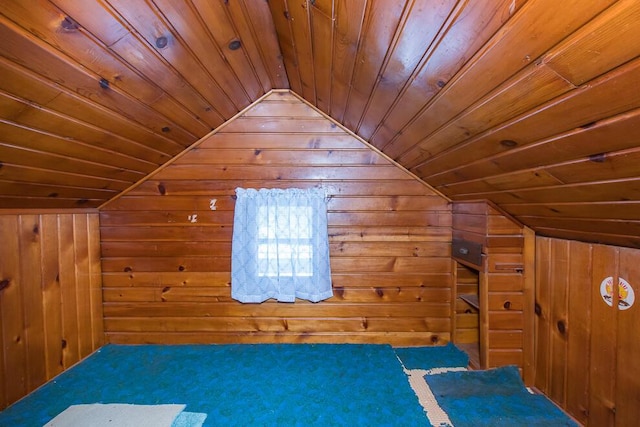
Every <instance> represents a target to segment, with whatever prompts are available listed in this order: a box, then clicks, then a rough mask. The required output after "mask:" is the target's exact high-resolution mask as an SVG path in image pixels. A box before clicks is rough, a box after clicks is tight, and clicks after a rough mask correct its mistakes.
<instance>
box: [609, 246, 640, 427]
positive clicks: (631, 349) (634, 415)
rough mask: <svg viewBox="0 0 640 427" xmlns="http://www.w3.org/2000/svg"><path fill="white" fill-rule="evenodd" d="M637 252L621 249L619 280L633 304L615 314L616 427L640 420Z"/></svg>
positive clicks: (639, 268) (639, 254)
mask: <svg viewBox="0 0 640 427" xmlns="http://www.w3.org/2000/svg"><path fill="white" fill-rule="evenodd" d="M639 261H640V250H638V249H629V248H621V249H620V267H619V272H620V273H619V276H620V277H621V278H623V279H625V281H627V282H628V283H629V285H630V286H631V288H632V289H633V292H634V295H635V304H634V305H633V306H631V308H629V309H627V310H619V311H618V337H617V342H618V346H617V359H616V362H617V365H616V383H615V385H616V396H615V399H616V412H615V417H616V426H619V427H623V426H631V425H634V424H637V423H638V420H640V364H639V363H638V357H640V339H638V337H639V334H638V326H639V325H640V262H639Z"/></svg>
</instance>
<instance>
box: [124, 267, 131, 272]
mask: <svg viewBox="0 0 640 427" xmlns="http://www.w3.org/2000/svg"><path fill="white" fill-rule="evenodd" d="M132 271H133V268H131V267H129V266H126V267H125V268H124V272H125V273H131V272H132Z"/></svg>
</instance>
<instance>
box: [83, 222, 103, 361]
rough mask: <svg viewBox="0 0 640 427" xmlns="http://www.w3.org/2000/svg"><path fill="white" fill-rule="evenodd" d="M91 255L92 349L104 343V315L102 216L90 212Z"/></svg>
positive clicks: (88, 227)
mask: <svg viewBox="0 0 640 427" xmlns="http://www.w3.org/2000/svg"><path fill="white" fill-rule="evenodd" d="M87 240H88V255H89V300H90V302H89V307H87V309H88V310H89V312H90V313H91V314H90V316H91V349H92V350H93V351H95V350H97V349H98V348H100V347H102V346H103V345H104V318H103V315H102V268H101V265H100V257H101V255H100V217H99V215H98V214H89V215H88V220H87Z"/></svg>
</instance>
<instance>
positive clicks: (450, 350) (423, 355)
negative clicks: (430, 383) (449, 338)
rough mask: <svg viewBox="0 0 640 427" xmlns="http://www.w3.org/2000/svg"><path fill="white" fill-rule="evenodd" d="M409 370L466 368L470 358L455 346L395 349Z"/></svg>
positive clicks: (450, 344)
mask: <svg viewBox="0 0 640 427" xmlns="http://www.w3.org/2000/svg"><path fill="white" fill-rule="evenodd" d="M394 350H395V352H396V354H397V355H398V358H399V359H400V360H401V361H402V364H403V365H404V367H405V368H407V369H427V370H428V369H434V368H466V367H467V365H469V356H467V353H465V352H463V351H461V350H459V349H458V347H456V346H455V345H453V344H452V343H448V344H447V345H446V346H432V347H400V348H396V349H394Z"/></svg>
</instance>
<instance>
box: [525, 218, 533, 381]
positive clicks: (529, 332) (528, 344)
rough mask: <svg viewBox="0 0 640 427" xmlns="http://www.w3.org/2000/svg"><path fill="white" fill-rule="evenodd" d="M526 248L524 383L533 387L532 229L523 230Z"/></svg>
mask: <svg viewBox="0 0 640 427" xmlns="http://www.w3.org/2000/svg"><path fill="white" fill-rule="evenodd" d="M523 235H524V247H523V250H522V255H523V258H524V279H523V280H524V284H523V285H524V290H523V298H524V308H523V312H524V330H523V334H524V343H523V345H522V350H523V352H524V378H523V379H524V383H525V384H526V385H527V386H532V385H533V384H534V382H535V372H536V366H535V318H536V316H535V303H536V295H535V290H536V235H535V233H534V232H533V230H531V229H530V228H527V227H524V228H523Z"/></svg>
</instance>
